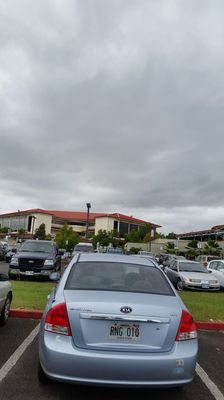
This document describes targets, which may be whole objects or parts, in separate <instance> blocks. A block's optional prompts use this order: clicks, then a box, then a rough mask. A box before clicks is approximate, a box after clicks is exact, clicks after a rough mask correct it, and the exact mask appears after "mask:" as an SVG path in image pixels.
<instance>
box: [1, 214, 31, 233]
mask: <svg viewBox="0 0 224 400" xmlns="http://www.w3.org/2000/svg"><path fill="white" fill-rule="evenodd" d="M27 224H28V216H27V215H14V216H11V217H10V216H8V217H0V226H1V228H9V230H10V231H18V230H19V229H25V230H26V229H27Z"/></svg>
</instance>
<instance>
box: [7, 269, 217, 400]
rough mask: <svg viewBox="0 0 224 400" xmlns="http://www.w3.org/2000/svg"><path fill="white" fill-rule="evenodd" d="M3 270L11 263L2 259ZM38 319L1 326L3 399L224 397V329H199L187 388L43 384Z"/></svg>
mask: <svg viewBox="0 0 224 400" xmlns="http://www.w3.org/2000/svg"><path fill="white" fill-rule="evenodd" d="M0 267H1V268H0V269H1V272H5V273H7V270H8V264H6V263H4V262H1V266H0ZM38 324H39V321H38V320H32V319H22V318H10V319H9V321H8V323H7V325H6V326H4V327H1V328H0V339H1V340H0V400H1V399H4V400H14V399H16V400H20V399H23V400H25V399H27V400H28V399H29V400H30V399H31V398H32V399H33V400H36V399H43V400H44V399H46V400H47V399H74V398H76V399H82V400H83V399H87V398H89V397H90V396H91V397H94V398H97V399H98V400H101V399H102V400H103V399H105V398H108V399H110V398H111V399H121V398H122V399H124V400H132V399H133V400H134V399H138V400H143V399H149V398H155V397H156V398H157V399H164V398H167V396H168V393H169V398H170V399H186V400H187V399H192V398H195V397H197V398H198V399H208V400H209V399H214V398H215V399H217V400H224V379H223V370H224V331H223V332H221V331H219V332H216V331H210V332H208V331H199V358H198V365H197V373H196V375H195V379H194V381H193V383H191V384H190V385H188V386H187V387H185V388H184V389H183V391H175V390H174V389H169V390H168V389H167V390H160V389H150V390H149V389H147V390H146V389H144V390H143V389H120V388H119V389H118V388H116V389H112V388H99V387H86V386H78V385H66V384H60V383H57V382H51V383H48V384H45V385H43V384H40V383H39V381H38V378H37V365H38Z"/></svg>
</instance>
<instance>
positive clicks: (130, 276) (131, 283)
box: [65, 262, 174, 296]
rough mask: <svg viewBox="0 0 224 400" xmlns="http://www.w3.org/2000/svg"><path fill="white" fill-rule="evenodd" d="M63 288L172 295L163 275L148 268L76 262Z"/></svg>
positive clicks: (121, 264) (125, 264)
mask: <svg viewBox="0 0 224 400" xmlns="http://www.w3.org/2000/svg"><path fill="white" fill-rule="evenodd" d="M65 289H68V290H73V289H80V290H109V291H122V292H139V293H152V294H162V295H167V296H174V292H173V290H172V288H171V286H170V285H169V283H168V281H167V280H166V278H165V277H164V275H163V273H162V272H161V271H160V270H159V269H157V268H155V267H151V266H144V265H136V264H127V263H110V262H79V263H77V264H74V266H73V268H72V270H71V272H70V275H69V277H68V280H67V283H66V287H65Z"/></svg>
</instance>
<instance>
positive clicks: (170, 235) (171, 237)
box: [166, 232, 177, 239]
mask: <svg viewBox="0 0 224 400" xmlns="http://www.w3.org/2000/svg"><path fill="white" fill-rule="evenodd" d="M166 238H167V239H177V235H176V233H174V232H170V233H168V235H167V236H166Z"/></svg>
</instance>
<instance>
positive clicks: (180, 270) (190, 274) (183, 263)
mask: <svg viewBox="0 0 224 400" xmlns="http://www.w3.org/2000/svg"><path fill="white" fill-rule="evenodd" d="M210 272H211V271H210ZM210 272H209V271H208V270H207V269H206V268H205V267H203V266H202V265H201V264H200V263H198V262H195V261H189V260H173V261H172V262H171V263H170V265H169V267H165V273H166V274H167V276H168V278H169V279H170V281H171V282H172V283H173V285H174V286H175V287H176V288H177V289H178V290H183V289H194V290H195V289H196V290H209V291H216V290H220V283H219V280H218V279H217V278H216V276H214V275H213V274H211V273H210Z"/></svg>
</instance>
